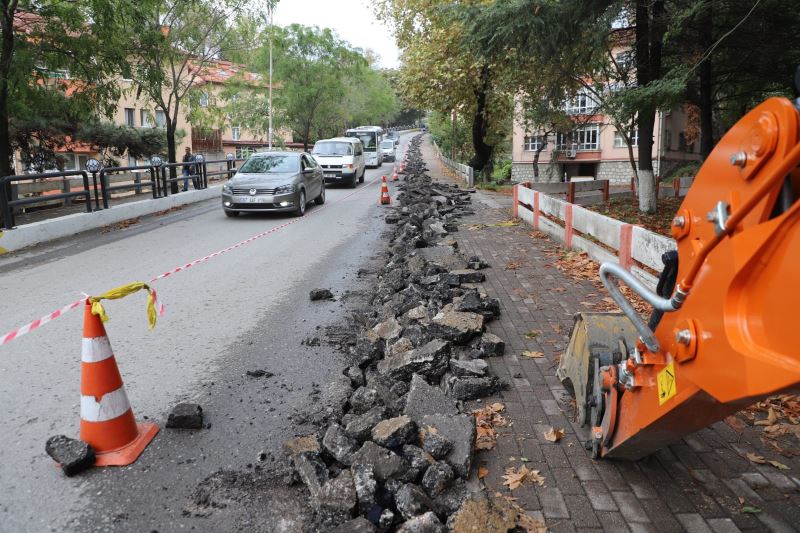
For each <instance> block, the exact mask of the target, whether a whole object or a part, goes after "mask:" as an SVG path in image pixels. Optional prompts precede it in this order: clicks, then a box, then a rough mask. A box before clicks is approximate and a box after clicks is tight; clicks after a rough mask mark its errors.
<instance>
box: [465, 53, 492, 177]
mask: <svg viewBox="0 0 800 533" xmlns="http://www.w3.org/2000/svg"><path fill="white" fill-rule="evenodd" d="M490 88H491V81H490V74H489V69H488V68H486V67H484V68H483V70H482V71H481V85H480V88H479V89H478V90H476V91H475V98H476V104H477V105H476V109H475V116H474V118H473V120H472V146H473V148H474V150H475V155H474V156H473V157H472V159H471V160H470V162H469V165H470V166H471V167H472V168H474V169H475V170H479V171H481V175H482V176H483V179H484V180H487V179H488V178H489V177H491V175H492V153H493V151H494V146H491V145H489V144H486V132H487V131H488V128H489V124H488V120H487V118H486V96H487V93H488V91H489V90H490Z"/></svg>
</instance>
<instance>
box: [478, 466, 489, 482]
mask: <svg viewBox="0 0 800 533" xmlns="http://www.w3.org/2000/svg"><path fill="white" fill-rule="evenodd" d="M488 475H489V469H488V468H486V467H485V466H482V467H480V468H478V479H483V478H485V477H486V476H488Z"/></svg>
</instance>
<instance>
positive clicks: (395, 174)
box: [392, 167, 400, 181]
mask: <svg viewBox="0 0 800 533" xmlns="http://www.w3.org/2000/svg"><path fill="white" fill-rule="evenodd" d="M392 181H400V178H399V177H398V176H397V167H394V172H392Z"/></svg>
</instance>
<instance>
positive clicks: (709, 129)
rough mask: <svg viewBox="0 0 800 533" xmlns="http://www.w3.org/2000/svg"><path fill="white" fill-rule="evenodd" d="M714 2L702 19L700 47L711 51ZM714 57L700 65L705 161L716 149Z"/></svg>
mask: <svg viewBox="0 0 800 533" xmlns="http://www.w3.org/2000/svg"><path fill="white" fill-rule="evenodd" d="M712 6H713V2H709V3H708V5H707V6H706V8H705V10H704V11H703V14H702V16H701V17H700V47H701V49H702V50H709V49H710V48H711V46H712V45H713V44H714V29H713V27H712V24H713V22H714V17H713V11H712ZM712 58H713V55H709V56H708V57H707V58H706V59H705V61H703V62H702V63H700V154H701V155H702V156H703V159H704V160H705V158H707V157H708V155H709V154H710V153H711V150H713V149H714V124H713V121H714V108H713V105H714V104H713V94H712V93H713V84H714V81H713V80H714V78H713V74H714V73H713V64H712V62H711V61H712Z"/></svg>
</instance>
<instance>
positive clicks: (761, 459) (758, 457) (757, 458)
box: [747, 453, 767, 465]
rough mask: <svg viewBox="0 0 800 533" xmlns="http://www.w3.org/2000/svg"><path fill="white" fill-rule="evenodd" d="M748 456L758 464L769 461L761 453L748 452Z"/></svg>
mask: <svg viewBox="0 0 800 533" xmlns="http://www.w3.org/2000/svg"><path fill="white" fill-rule="evenodd" d="M747 458H748V459H750V461H751V462H753V463H756V464H757V465H763V464H766V463H767V460H766V459H764V457H762V456H761V455H756V454H755V453H748V454H747Z"/></svg>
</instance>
